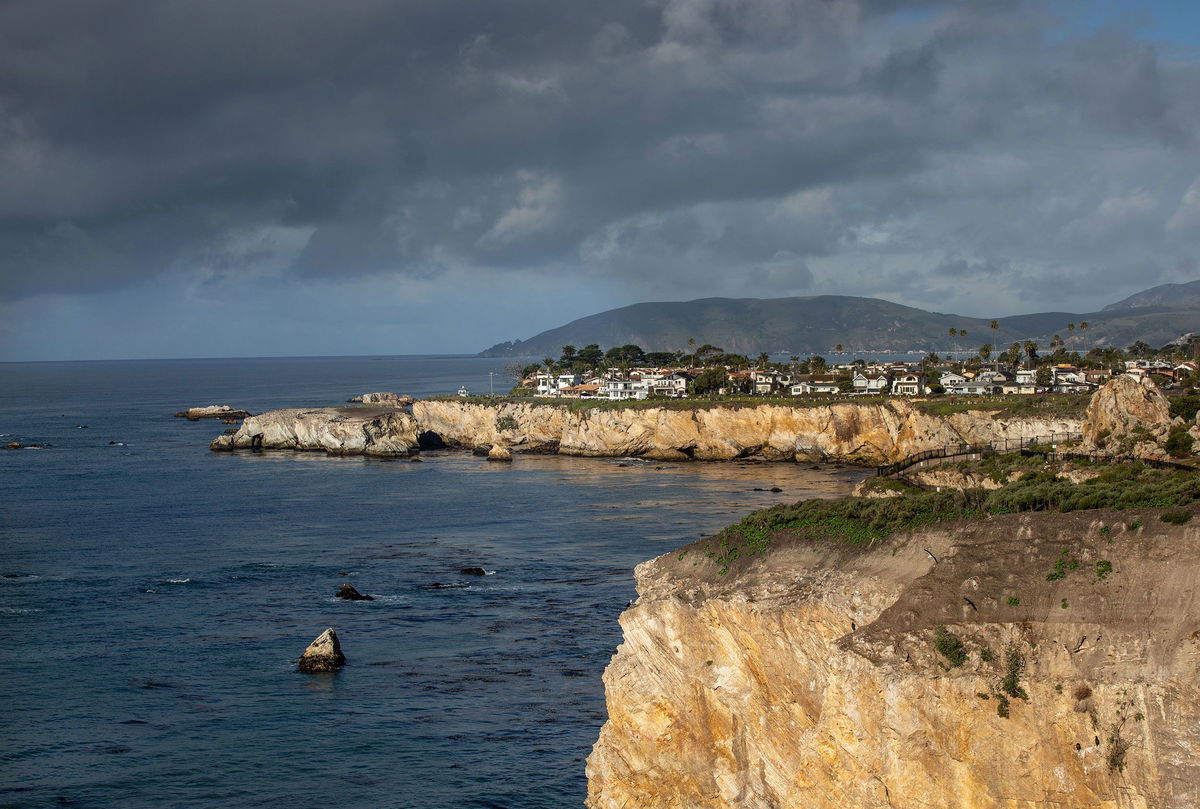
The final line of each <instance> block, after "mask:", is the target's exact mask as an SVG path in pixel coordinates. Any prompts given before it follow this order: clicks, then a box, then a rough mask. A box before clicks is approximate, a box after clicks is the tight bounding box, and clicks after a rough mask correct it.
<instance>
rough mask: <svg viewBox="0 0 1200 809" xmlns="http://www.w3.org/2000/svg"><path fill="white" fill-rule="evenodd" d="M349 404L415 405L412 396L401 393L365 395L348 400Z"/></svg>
mask: <svg viewBox="0 0 1200 809" xmlns="http://www.w3.org/2000/svg"><path fill="white" fill-rule="evenodd" d="M346 401H347V402H358V403H361V404H375V405H389V406H391V407H404V406H405V405H410V404H412V403H413V398H412V397H411V396H402V395H400V394H399V393H386V392H384V393H364V394H362V395H361V396H354V397H352V398H349V399H347V400H346Z"/></svg>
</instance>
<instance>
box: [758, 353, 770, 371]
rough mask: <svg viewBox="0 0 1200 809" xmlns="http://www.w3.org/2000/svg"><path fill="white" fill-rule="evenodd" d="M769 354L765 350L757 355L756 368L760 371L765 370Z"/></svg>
mask: <svg viewBox="0 0 1200 809" xmlns="http://www.w3.org/2000/svg"><path fill="white" fill-rule="evenodd" d="M770 360H771V356H770V355H769V354H768V353H767V352H765V351H764V352H763V353H761V354H759V355H758V369H759V370H760V371H765V370H767V363H768V362H770Z"/></svg>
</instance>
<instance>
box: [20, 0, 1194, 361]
mask: <svg viewBox="0 0 1200 809" xmlns="http://www.w3.org/2000/svg"><path fill="white" fill-rule="evenodd" d="M1198 134H1200V3H1195V2H1194V1H1193V0H1176V1H1174V2H1171V1H1168V0H1148V1H1147V2H1134V1H1133V0H1128V2H1116V1H1115V0H1086V1H1085V0H1038V1H1037V2H1032V1H1031V2H1022V0H604V2H595V1H594V0H586V1H585V0H503V1H501V0H338V2H336V3H330V2H307V1H303V2H297V1H296V0H207V1H206V2H200V0H105V2H96V0H55V1H54V2H47V1H46V0H0V360H58V359H102V358H143V357H147V358H149V357H213V356H286V355H345V354H412V353H474V352H476V351H479V350H481V349H483V348H486V347H488V346H489V345H491V344H493V343H496V342H500V341H503V340H511V339H515V338H521V339H524V338H528V337H531V336H533V335H534V334H536V333H537V332H539V331H542V330H544V329H548V328H552V327H555V326H558V325H561V324H563V323H565V322H567V321H569V320H572V319H575V318H577V317H581V316H584V315H588V314H593V313H595V312H598V311H602V310H605V309H609V308H613V307H617V306H623V305H626V304H630V303H636V302H639V301H648V300H691V299H694V298H701V297H713V296H726V297H756V298H767V297H781V296H792V295H825V294H838V295H863V296H872V297H880V298H885V299H888V300H892V301H895V302H898V303H902V304H907V305H911V306H918V307H921V308H925V309H930V310H933V311H938V312H954V313H958V314H963V315H969V316H982V317H993V316H1005V315H1011V314H1018V313H1025V312H1035V311H1048V310H1063V311H1070V312H1089V311H1095V310H1096V309H1099V308H1101V307H1103V306H1104V305H1106V304H1108V303H1112V302H1114V301H1116V300H1119V299H1121V298H1123V297H1125V296H1126V295H1128V294H1130V293H1132V292H1136V291H1138V290H1141V289H1145V288H1147V287H1151V286H1155V285H1157V284H1162V283H1172V282H1183V281H1191V280H1196V279H1197V278H1200V267H1198V266H1197V261H1198V255H1200V252H1198V250H1200V148H1198V146H1200V144H1198V141H1197V137H1198Z"/></svg>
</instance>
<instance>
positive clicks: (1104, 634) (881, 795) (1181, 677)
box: [586, 509, 1200, 809]
mask: <svg viewBox="0 0 1200 809" xmlns="http://www.w3.org/2000/svg"><path fill="white" fill-rule="evenodd" d="M1159 517H1160V512H1159V511H1158V510H1154V509H1144V510H1140V511H1138V512H1136V513H1111V512H1097V511H1093V512H1073V513H1068V514H1033V515H1031V514H1005V515H1000V516H995V517H991V518H988V519H984V520H980V521H976V522H959V521H953V522H947V523H939V524H936V525H933V526H929V527H926V528H924V529H921V530H918V531H916V532H913V533H910V534H901V535H896V536H893V537H891V538H889V539H888V540H887V541H885V542H883V543H880V544H879V545H877V546H874V547H869V548H868V547H849V546H840V545H831V544H829V543H816V544H814V543H812V542H805V541H803V540H795V541H791V542H789V541H788V540H787V538H786V537H784V538H780V537H776V539H775V540H773V541H772V543H771V544H770V547H769V549H768V550H767V551H766V552H765V553H762V554H759V555H757V556H754V557H751V558H745V559H743V560H741V561H740V562H739V563H738V565H736V566H734V567H733V568H731V569H730V570H729V572H728V574H727V575H721V573H720V571H719V568H718V566H717V565H716V564H714V563H713V562H712V561H711V560H710V559H708V558H706V554H705V548H706V546H705V544H704V543H705V540H702V541H700V542H697V543H693V544H692V545H689V546H686V547H684V548H682V549H679V550H676V551H673V552H671V553H669V554H666V555H664V556H661V557H659V558H657V559H654V560H651V561H649V562H645V563H643V564H641V565H639V566H638V568H637V571H636V575H637V587H638V594H639V595H638V598H637V600H636V602H634V603H633V605H632V606H630V607H629V608H628V609H626V610H625V612H624V613H623V615H622V616H621V627H622V630H623V633H624V641H623V642H622V644H621V645H620V647H619V648H618V649H617V652H616V655H615V656H614V657H613V659H612V662H611V663H610V665H609V666H608V668H607V670H606V672H605V674H604V684H605V693H606V702H607V709H608V719H607V721H606V722H605V724H604V726H603V728H602V730H601V732H600V736H599V739H598V741H597V742H596V744H595V747H594V749H593V751H592V753H591V755H590V756H589V758H588V760H587V776H588V797H587V804H586V805H587V806H588V807H589V809H618V807H630V806H637V807H639V808H640V809H743V808H744V807H788V806H804V807H808V808H809V809H843V807H856V809H893V808H894V807H914V806H921V807H926V808H927V809H1001V807H1005V808H1009V807H1018V806H1019V807H1026V809H1041V808H1042V807H1045V809H1050V808H1051V807H1055V808H1056V809H1057V807H1073V808H1074V809H1082V808H1084V807H1088V808H1093V807H1094V809H1151V808H1153V809H1185V808H1190V807H1195V806H1198V805H1200V757H1198V756H1197V755H1196V753H1195V751H1196V750H1197V749H1198V748H1200V684H1198V683H1200V681H1198V679H1197V674H1200V599H1198V598H1197V596H1196V594H1195V589H1194V578H1195V571H1196V570H1197V569H1200V528H1197V527H1194V526H1192V525H1190V524H1189V525H1184V526H1178V525H1168V524H1166V523H1164V522H1162V521H1161V520H1160V519H1159ZM1110 540H1111V541H1110ZM1064 549H1066V550H1064ZM1064 554H1069V558H1070V559H1072V560H1076V561H1078V565H1077V566H1075V565H1067V566H1064V567H1063V570H1064V571H1065V573H1064V575H1062V576H1060V577H1048V575H1047V573H1048V571H1053V570H1055V569H1056V568H1055V565H1056V562H1057V561H1058V560H1060V559H1063V558H1064ZM1102 561H1103V562H1106V563H1107V564H1104V565H1100V566H1098V564H1099V563H1100V562H1102ZM1097 571H1100V573H1098V572H1097ZM1105 571H1111V572H1105ZM1101 574H1103V575H1101ZM950 637H952V638H953V639H954V643H949V642H947V641H946V639H947V638H950ZM956 643H957V644H958V647H957V649H956V648H955V644H956ZM943 649H945V650H947V652H949V653H950V654H949V655H948V654H946V653H943V652H942V650H943ZM954 656H958V661H957V662H955V661H954V660H953V659H952V657H954Z"/></svg>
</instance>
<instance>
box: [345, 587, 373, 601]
mask: <svg viewBox="0 0 1200 809" xmlns="http://www.w3.org/2000/svg"><path fill="white" fill-rule="evenodd" d="M336 595H337V597H338V598H344V599H346V600H347V601H374V600H375V596H369V595H364V594H363V593H360V592H358V590H355V589H354V585H352V584H343V585H342V586H341V587H339V588H338V591H337V594H336Z"/></svg>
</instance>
